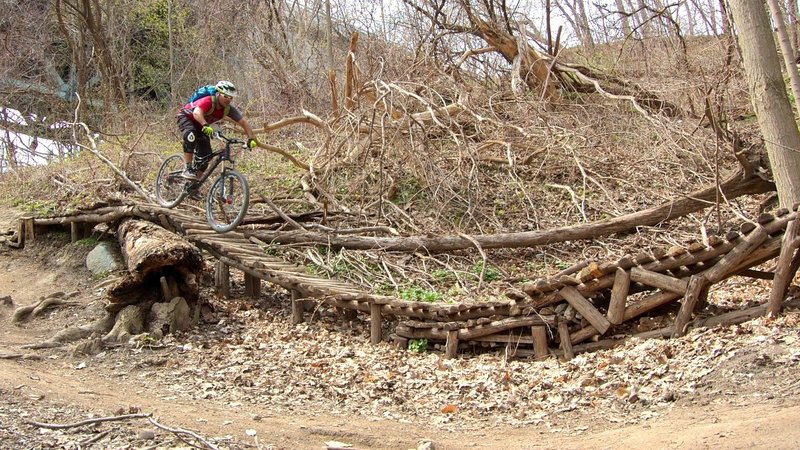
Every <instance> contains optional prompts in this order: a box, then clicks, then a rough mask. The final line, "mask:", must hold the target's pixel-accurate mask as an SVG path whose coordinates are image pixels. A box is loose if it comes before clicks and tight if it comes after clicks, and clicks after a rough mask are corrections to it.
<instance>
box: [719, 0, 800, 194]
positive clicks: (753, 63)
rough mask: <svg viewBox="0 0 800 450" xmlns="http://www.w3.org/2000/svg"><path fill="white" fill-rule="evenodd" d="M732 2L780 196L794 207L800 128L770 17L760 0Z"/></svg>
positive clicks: (798, 185)
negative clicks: (785, 79) (792, 105)
mask: <svg viewBox="0 0 800 450" xmlns="http://www.w3.org/2000/svg"><path fill="white" fill-rule="evenodd" d="M730 5H731V13H732V14H733V18H734V21H735V23H736V28H737V30H738V36H737V37H738V41H739V46H740V47H741V50H742V58H743V60H744V68H745V72H746V74H747V84H748V88H749V91H750V98H751V101H752V103H753V108H754V109H755V112H756V117H757V118H758V125H759V127H760V128H761V132H762V133H763V135H764V142H765V144H766V147H767V152H768V154H769V160H770V165H771V166H772V174H773V177H774V178H775V185H776V186H777V189H778V198H779V199H780V203H781V205H782V206H787V207H790V206H792V205H794V204H795V203H797V202H798V201H800V153H798V149H800V132H798V130H797V124H796V123H795V120H794V113H793V112H792V108H791V106H790V105H789V99H788V97H787V96H786V88H785V85H784V83H783V77H782V75H781V68H780V60H779V58H778V52H777V49H776V48H775V41H774V40H773V37H772V29H771V27H770V23H769V18H768V17H767V12H766V9H765V8H764V5H763V4H762V3H760V2H754V1H750V0H731V2H730Z"/></svg>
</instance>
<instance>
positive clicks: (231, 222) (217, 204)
mask: <svg viewBox="0 0 800 450" xmlns="http://www.w3.org/2000/svg"><path fill="white" fill-rule="evenodd" d="M249 202H250V187H249V186H248V185H247V178H245V177H244V175H242V174H240V173H239V172H237V171H235V170H228V171H227V172H223V173H222V175H220V176H219V178H217V179H216V181H214V184H213V185H212V186H211V189H209V190H208V196H207V197H206V218H207V219H208V224H209V225H210V226H211V228H213V229H214V231H216V232H217V233H225V232H228V231H231V230H233V229H234V228H236V227H237V226H238V225H239V224H240V223H242V220H244V216H245V214H247V207H248V206H249Z"/></svg>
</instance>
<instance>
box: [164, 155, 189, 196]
mask: <svg viewBox="0 0 800 450" xmlns="http://www.w3.org/2000/svg"><path fill="white" fill-rule="evenodd" d="M185 167H186V162H184V160H183V155H181V154H176V155H172V156H170V157H169V158H167V159H165V160H164V162H163V163H161V167H159V169H158V175H156V201H157V202H158V204H159V205H161V206H163V207H165V208H174V207H175V206H177V205H178V204H179V203H180V202H182V201H183V199H184V198H186V195H187V192H186V189H184V185H185V184H186V180H185V179H183V178H182V177H181V174H182V173H183V169H184V168H185Z"/></svg>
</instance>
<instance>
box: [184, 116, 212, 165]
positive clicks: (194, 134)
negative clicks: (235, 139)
mask: <svg viewBox="0 0 800 450" xmlns="http://www.w3.org/2000/svg"><path fill="white" fill-rule="evenodd" d="M178 130H180V132H181V136H182V137H183V151H184V152H186V153H194V154H195V163H198V162H200V163H199V164H197V165H198V167H197V169H200V170H205V168H206V167H208V161H202V159H204V158H205V157H206V156H208V155H210V154H211V139H209V138H208V136H206V135H205V134H203V132H202V130H201V129H199V128H197V126H195V123H194V122H193V121H192V120H191V119H189V118H188V117H186V116H185V115H183V114H178ZM198 160H200V161H198Z"/></svg>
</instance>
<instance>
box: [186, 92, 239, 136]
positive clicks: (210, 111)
mask: <svg viewBox="0 0 800 450" xmlns="http://www.w3.org/2000/svg"><path fill="white" fill-rule="evenodd" d="M197 107H199V108H200V109H202V110H203V117H205V119H206V122H207V123H209V124H212V123H214V122H218V121H220V120H222V119H223V118H224V117H225V116H226V115H227V116H229V117H230V118H231V119H233V120H235V121H237V122H238V121H240V120H242V114H241V113H240V112H239V110H238V109H236V108H235V107H234V106H228V107H227V108H224V107H222V106H221V105H219V104H218V102H217V97H216V95H209V96H206V97H202V98H199V99H197V100H195V101H193V102H191V103H187V104H185V105H183V106H182V107H181V109H180V113H181V114H183V115H184V116H186V118H188V119H189V120H191V121H192V122H194V124H195V126H197V127H198V128H200V123H199V122H198V121H197V120H195V118H194V115H193V114H192V113H193V112H194V109H195V108H197Z"/></svg>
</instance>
